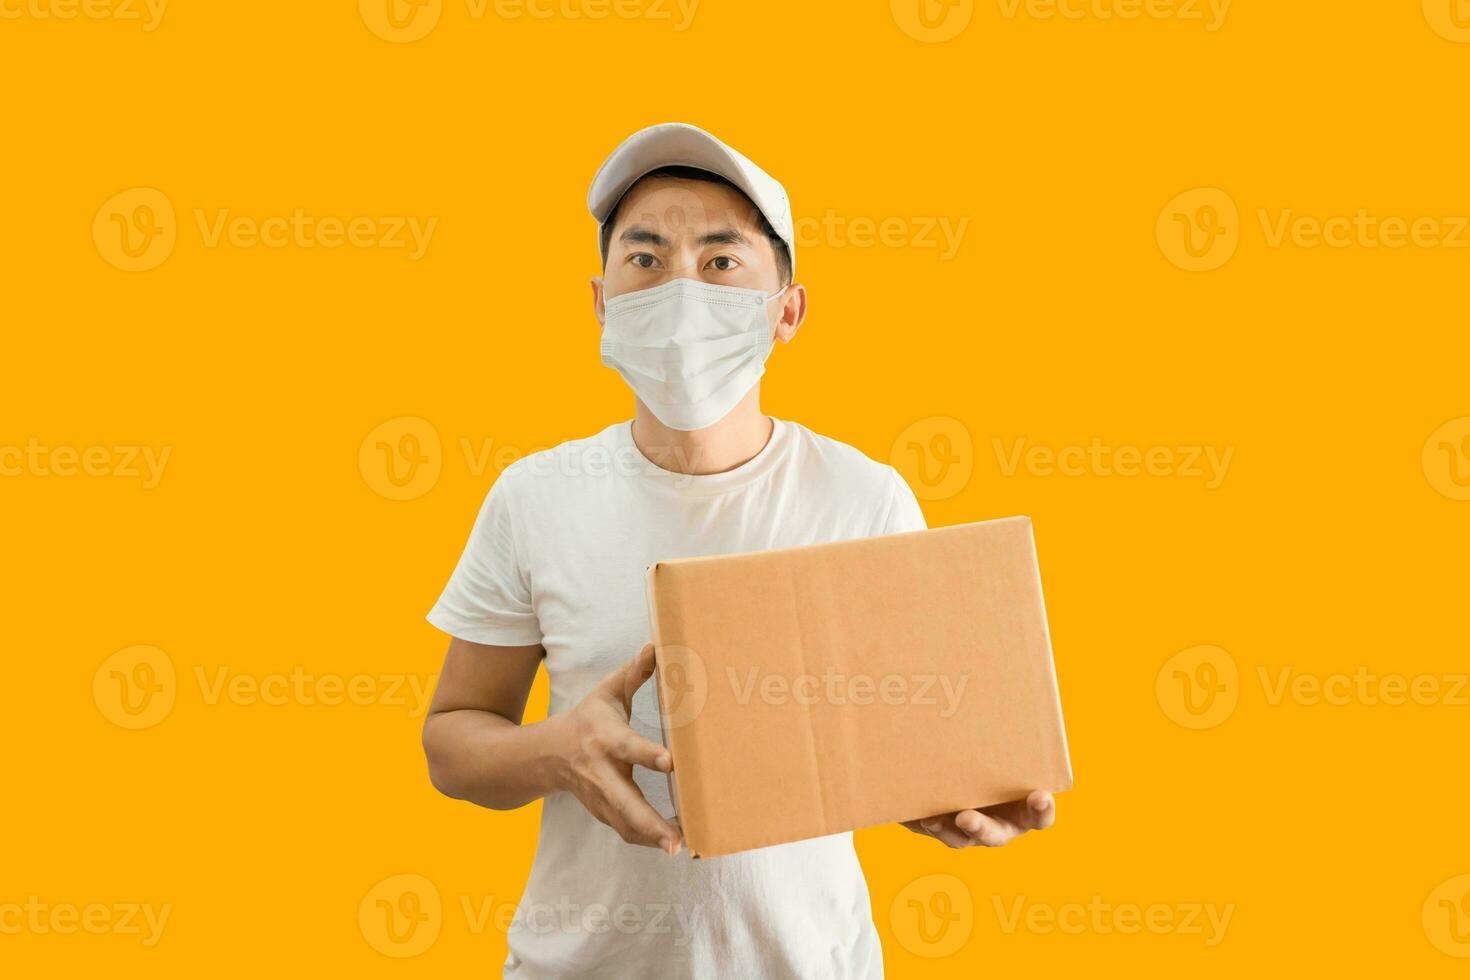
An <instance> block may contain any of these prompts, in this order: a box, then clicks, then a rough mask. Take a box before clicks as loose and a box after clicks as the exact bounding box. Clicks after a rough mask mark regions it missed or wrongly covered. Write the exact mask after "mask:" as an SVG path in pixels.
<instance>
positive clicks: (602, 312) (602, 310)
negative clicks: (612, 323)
mask: <svg viewBox="0 0 1470 980" xmlns="http://www.w3.org/2000/svg"><path fill="white" fill-rule="evenodd" d="M592 315H593V316H595V317H597V325H598V326H602V325H604V324H605V323H606V321H607V305H606V303H605V302H604V301H603V296H602V277H601V276H593V277H592Z"/></svg>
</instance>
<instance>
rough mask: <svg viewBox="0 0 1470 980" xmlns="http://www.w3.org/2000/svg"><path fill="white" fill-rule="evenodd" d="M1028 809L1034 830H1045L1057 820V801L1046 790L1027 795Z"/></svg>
mask: <svg viewBox="0 0 1470 980" xmlns="http://www.w3.org/2000/svg"><path fill="white" fill-rule="evenodd" d="M1026 810H1027V816H1028V820H1029V823H1030V826H1031V829H1032V830H1045V829H1046V828H1048V827H1050V826H1051V825H1052V824H1054V823H1056V822H1057V801H1056V800H1055V799H1053V798H1052V795H1051V794H1050V793H1048V792H1047V791H1046V790H1043V789H1039V790H1037V791H1036V792H1034V793H1032V794H1031V795H1030V796H1028V797H1026Z"/></svg>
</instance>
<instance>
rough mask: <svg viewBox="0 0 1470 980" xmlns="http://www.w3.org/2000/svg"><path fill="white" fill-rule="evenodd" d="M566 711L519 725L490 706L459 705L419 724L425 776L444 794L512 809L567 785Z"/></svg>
mask: <svg viewBox="0 0 1470 980" xmlns="http://www.w3.org/2000/svg"><path fill="white" fill-rule="evenodd" d="M568 743H569V733H568V731H567V720H566V718H565V716H561V715H553V716H552V717H551V718H548V719H547V720H546V721H543V722H537V723H536V724H532V725H518V724H516V723H515V722H513V721H510V720H509V719H507V718H503V717H501V716H500V715H497V714H495V713H493V712H490V711H478V710H474V709H459V710H454V711H441V712H437V713H435V714H433V715H431V716H430V717H429V719H428V721H427V722H426V723H425V725H424V754H425V756H426V757H427V758H428V762H429V778H430V780H432V781H433V783H434V787H435V788H436V789H438V790H439V792H441V793H443V794H444V795H445V796H450V797H453V798H454V799H458V800H467V801H469V802H471V803H475V804H477V805H479V806H483V807H489V808H490V809H492V810H514V809H516V808H517V807H522V806H525V805H526V804H527V803H530V802H532V801H534V800H538V799H540V798H541V797H543V796H546V795H547V794H549V793H554V792H556V791H557V790H559V789H563V788H564V787H565V786H566V785H567V771H566V770H567V763H566V759H567V758H568V756H569V752H568V748H567V746H568Z"/></svg>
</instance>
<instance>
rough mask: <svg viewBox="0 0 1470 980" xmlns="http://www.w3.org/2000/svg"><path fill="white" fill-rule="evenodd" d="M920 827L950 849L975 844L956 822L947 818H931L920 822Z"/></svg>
mask: <svg viewBox="0 0 1470 980" xmlns="http://www.w3.org/2000/svg"><path fill="white" fill-rule="evenodd" d="M919 827H920V829H922V830H923V832H924V833H926V834H928V835H929V836H930V837H933V838H934V839H935V840H937V841H939V842H940V843H942V844H945V845H947V846H949V847H954V848H960V847H970V846H972V845H973V844H974V843H975V842H974V841H973V840H971V839H970V837H969V836H968V835H967V834H965V833H963V832H962V831H961V830H960V829H959V828H958V827H956V826H955V823H954V821H953V820H952V819H951V818H949V817H947V816H946V817H930V818H929V819H927V820H920V821H919Z"/></svg>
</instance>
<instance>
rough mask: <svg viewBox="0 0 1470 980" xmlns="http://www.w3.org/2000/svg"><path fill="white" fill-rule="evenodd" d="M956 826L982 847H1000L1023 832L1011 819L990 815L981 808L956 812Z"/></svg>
mask: <svg viewBox="0 0 1470 980" xmlns="http://www.w3.org/2000/svg"><path fill="white" fill-rule="evenodd" d="M954 823H955V826H956V827H958V828H959V829H960V830H961V831H962V832H963V833H964V834H965V836H967V837H968V838H969V839H970V840H971V841H973V842H974V843H976V844H979V845H980V846H981V847H1000V846H1001V845H1002V844H1005V843H1007V842H1009V841H1011V840H1014V839H1015V838H1016V837H1018V836H1020V834H1021V833H1023V831H1022V829H1021V828H1020V827H1017V826H1016V825H1015V824H1013V823H1011V822H1010V821H1009V820H1005V819H1001V818H997V817H994V816H989V815H987V814H984V813H981V812H980V811H979V810H961V811H960V812H959V813H957V814H955V818H954Z"/></svg>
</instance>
